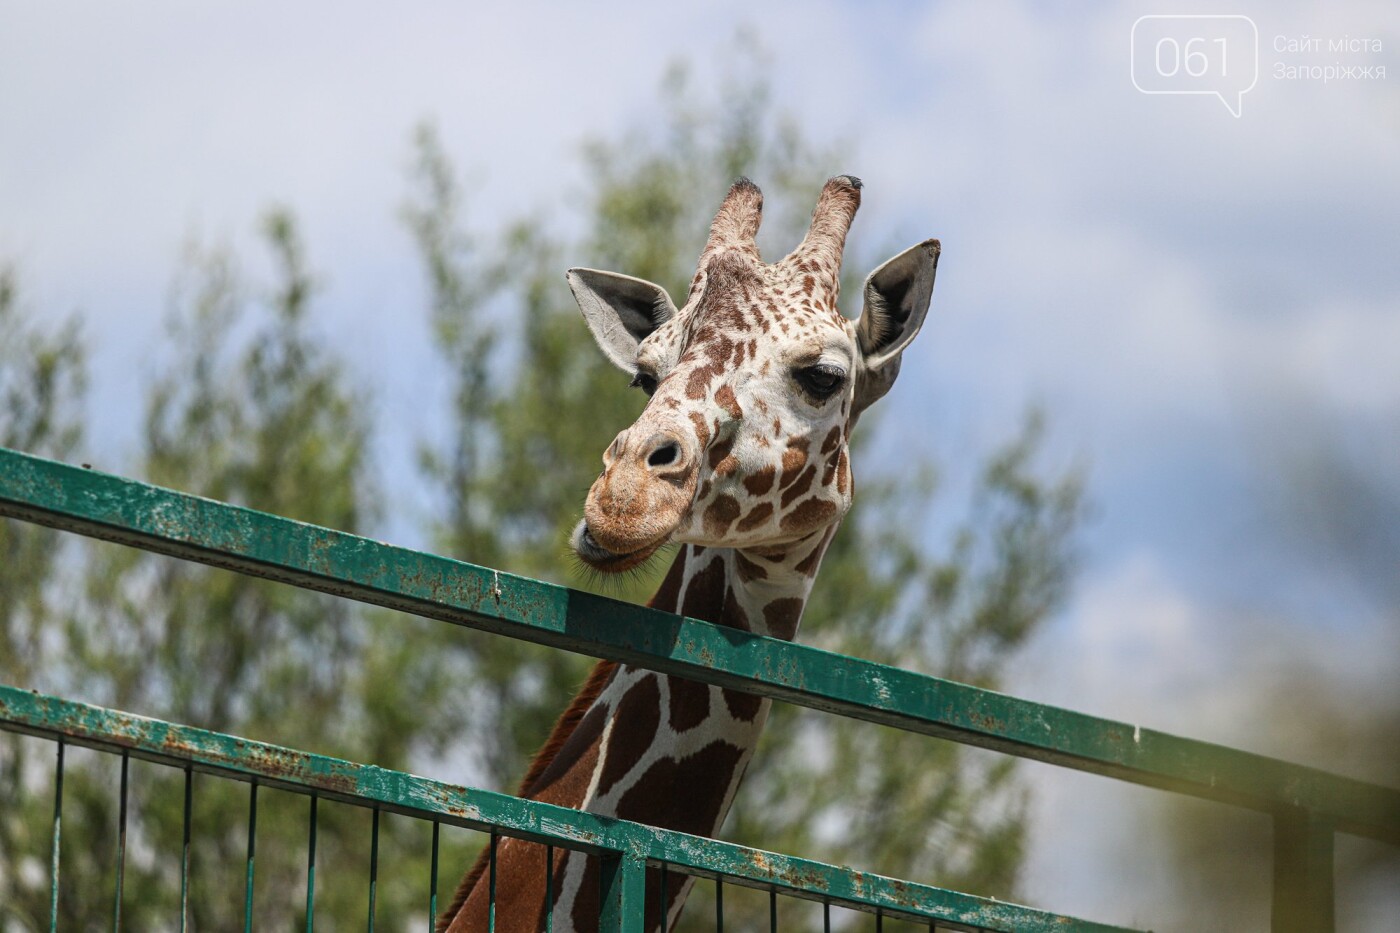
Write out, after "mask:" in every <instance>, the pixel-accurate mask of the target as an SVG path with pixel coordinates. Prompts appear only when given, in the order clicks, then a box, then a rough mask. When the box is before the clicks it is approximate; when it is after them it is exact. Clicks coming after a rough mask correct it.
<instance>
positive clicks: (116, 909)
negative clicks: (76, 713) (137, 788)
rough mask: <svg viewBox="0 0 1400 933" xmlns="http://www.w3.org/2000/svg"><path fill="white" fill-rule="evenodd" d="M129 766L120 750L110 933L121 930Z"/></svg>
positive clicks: (129, 757) (126, 756)
mask: <svg viewBox="0 0 1400 933" xmlns="http://www.w3.org/2000/svg"><path fill="white" fill-rule="evenodd" d="M130 765H131V753H130V752H128V751H127V750H126V749H122V790H121V802H120V804H118V807H117V895H116V903H115V904H114V905H113V906H112V933H121V929H122V885H123V883H124V882H125V881H126V798H127V772H128V770H129V767H130Z"/></svg>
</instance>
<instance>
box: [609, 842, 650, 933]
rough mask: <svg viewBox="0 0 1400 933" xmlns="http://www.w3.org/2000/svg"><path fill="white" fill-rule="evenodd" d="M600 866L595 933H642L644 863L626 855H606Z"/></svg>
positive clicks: (619, 853)
mask: <svg viewBox="0 0 1400 933" xmlns="http://www.w3.org/2000/svg"><path fill="white" fill-rule="evenodd" d="M599 858H600V861H601V862H602V866H601V867H602V873H601V874H602V878H601V881H602V885H601V888H602V907H601V909H600V911H599V917H598V930H599V933H643V931H644V930H645V929H646V904H647V900H646V899H647V863H646V859H644V858H639V857H637V856H636V855H633V854H631V853H628V852H610V853H607V854H605V855H602V856H600V857H599Z"/></svg>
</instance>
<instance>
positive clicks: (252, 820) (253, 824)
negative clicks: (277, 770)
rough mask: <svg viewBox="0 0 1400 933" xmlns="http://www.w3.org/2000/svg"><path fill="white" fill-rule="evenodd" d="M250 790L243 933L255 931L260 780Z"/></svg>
mask: <svg viewBox="0 0 1400 933" xmlns="http://www.w3.org/2000/svg"><path fill="white" fill-rule="evenodd" d="M249 788H250V789H249V791H248V871H247V875H248V878H247V880H246V881H245V882H244V883H243V933H253V854H254V852H255V850H256V849H257V842H258V782H257V781H254V782H253V783H252V784H251V785H249Z"/></svg>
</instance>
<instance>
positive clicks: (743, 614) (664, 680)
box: [439, 175, 939, 933]
mask: <svg viewBox="0 0 1400 933" xmlns="http://www.w3.org/2000/svg"><path fill="white" fill-rule="evenodd" d="M860 192H861V183H860V180H859V179H857V178H854V177H853V176H849V175H841V176H838V177H835V178H832V179H830V180H829V181H828V182H827V183H826V185H825V186H824V187H823V188H822V192H821V195H820V197H819V199H818V201H817V206H816V209H815V210H814V211H813V214H812V222H811V225H810V227H809V228H808V231H807V234H806V236H805V237H804V238H803V240H802V242H801V244H799V245H798V247H797V248H796V249H794V250H793V251H792V253H790V254H789V255H788V256H786V257H785V258H783V259H782V260H780V261H778V262H775V263H771V264H769V263H764V262H763V261H762V259H761V257H760V256H759V252H758V247H757V245H756V244H755V242H754V236H755V234H757V232H758V227H759V222H760V220H761V217H762V210H763V195H762V193H761V192H760V191H759V189H758V187H757V186H756V185H754V184H753V183H752V182H750V181H749V180H748V179H745V178H741V179H739V180H738V181H737V182H735V183H734V185H733V186H732V187H731V188H730V189H729V193H728V194H727V195H726V196H725V199H724V202H723V203H722V204H721V206H720V208H719V211H718V212H717V213H716V215H715V219H714V222H713V223H712V224H711V227H710V235H709V239H708V241H707V242H706V244H705V248H704V250H703V251H702V253H701V255H700V260H699V263H698V265H697V268H696V272H695V277H694V278H693V279H692V280H691V284H690V288H689V291H688V294H687V295H686V298H685V302H684V303H683V304H682V305H680V306H679V307H678V306H677V305H676V304H675V302H674V301H673V300H672V299H671V296H669V295H668V294H667V293H666V291H665V290H664V289H663V288H661V287H660V286H658V285H655V284H653V283H650V282H646V281H643V280H641V279H636V278H632V277H630V276H626V275H621V274H619V273H615V272H601V271H598V270H592V269H571V270H570V271H569V273H568V281H569V285H570V287H571V288H572V289H573V292H574V296H575V298H577V300H578V304H579V307H580V309H581V310H582V312H583V316H584V319H585V321H586V322H587V324H588V327H589V329H590V330H591V331H592V333H593V336H594V338H595V340H596V341H597V342H598V345H599V347H600V348H601V349H602V351H603V353H604V354H605V355H606V356H607V357H608V359H610V360H611V361H612V362H613V363H614V364H616V365H617V366H619V367H620V368H621V369H623V370H624V371H625V372H627V373H628V374H630V375H631V376H632V377H633V384H634V385H636V386H637V387H638V388H639V389H641V390H643V391H645V392H647V393H648V394H649V395H650V396H651V398H650V401H649V402H648V403H647V406H646V408H645V410H644V411H643V412H642V414H641V415H640V416H639V417H638V419H637V420H636V421H635V422H634V423H633V424H632V425H631V426H630V427H628V428H627V429H625V430H623V431H622V432H621V433H620V434H618V435H617V437H616V439H615V440H614V441H613V442H612V444H611V445H610V446H609V447H608V449H607V450H606V451H605V452H604V454H603V472H602V473H601V474H600V475H599V477H598V479H597V481H595V482H594V483H593V486H592V488H591V489H590V490H589V493H588V498H587V500H586V502H585V504H584V517H583V519H582V520H581V521H580V522H579V524H578V526H577V527H576V528H575V530H574V533H573V536H572V541H571V544H572V546H573V549H574V551H575V553H577V554H578V556H579V558H580V559H581V560H583V561H584V562H585V563H586V564H588V565H590V566H591V567H594V568H595V569H597V570H599V571H602V572H605V573H612V572H621V571H625V570H628V569H631V568H633V567H636V566H638V565H639V564H641V563H643V562H645V561H646V560H647V559H649V558H650V557H651V556H652V555H654V554H655V553H656V552H657V550H658V549H659V548H661V547H662V546H663V545H665V544H671V543H675V544H679V545H681V547H680V548H679V551H678V553H677V555H676V557H675V560H674V562H673V563H672V565H671V568H670V570H669V572H668V573H667V575H666V577H665V580H664V581H663V583H662V584H661V588H660V589H659V590H658V591H657V593H656V595H655V596H654V597H653V598H652V600H651V603H650V605H652V606H653V607H655V608H658V609H663V610H666V611H670V612H676V613H680V614H682V615H686V616H690V617H692V618H699V619H704V620H707V621H710V622H714V623H716V624H720V625H727V626H731V627H734V628H738V629H742V630H744V631H747V632H752V633H756V634H762V635H769V636H773V637H777V638H784V639H791V638H793V637H794V635H795V634H796V632H797V625H798V621H799V620H800V618H801V614H802V609H803V607H804V606H805V604H806V601H807V596H808V594H809V593H810V592H811V588H812V583H813V581H814V579H815V577H816V573H817V568H818V566H819V564H820V562H821V557H822V554H823V553H824V552H825V550H826V547H827V545H828V544H829V543H830V541H831V537H832V534H833V533H834V532H835V529H836V526H837V525H838V524H839V523H840V521H841V518H842V517H843V516H844V515H845V514H846V512H847V510H848V509H849V508H850V505H851V501H852V497H853V495H854V481H853V479H852V474H851V466H850V456H849V441H850V435H851V429H852V427H853V426H854V424H855V422H856V420H857V418H859V416H860V414H861V413H862V412H863V411H864V410H865V409H866V408H867V407H869V406H870V405H871V404H872V403H874V402H875V401H876V400H878V399H879V398H880V397H881V396H883V395H884V394H885V393H886V392H888V391H889V389H890V386H891V385H893V383H894V380H895V377H896V376H897V375H898V373H899V366H900V360H901V355H902V353H903V351H904V349H905V347H907V346H908V345H909V342H910V341H911V340H913V339H914V336H915V335H916V334H917V333H918V331H919V328H920V327H921V325H922V324H923V320H924V316H925V313H926V312H927V310H928V306H929V301H930V299H931V297H932V294H933V283H934V274H935V272H936V270H937V266H938V256H939V244H938V241H937V240H926V241H924V242H922V243H920V244H918V245H916V246H914V247H911V248H910V249H908V250H906V251H904V252H903V253H900V254H899V255H898V256H895V257H894V258H893V259H890V260H889V261H888V262H886V263H884V264H883V265H882V266H880V267H879V268H878V269H876V270H875V271H874V272H872V273H871V274H870V276H869V278H867V279H866V282H865V288H864V296H863V298H864V305H863V309H862V312H861V315H860V317H859V318H857V319H855V320H849V319H847V318H845V317H844V316H842V314H841V312H840V311H839V310H838V307H837V300H838V297H839V292H840V276H841V257H842V252H843V249H844V247H845V240H846V234H847V231H848V230H849V228H850V225H851V220H852V219H853V218H854V216H855V213H856V209H857V208H858V207H859V206H860ZM768 707H769V702H768V701H767V700H761V699H759V698H757V697H754V696H752V695H750V694H746V693H740V692H736V691H731V690H723V689H721V688H719V687H712V686H708V685H704V684H698V683H695V682H693V681H688V680H685V679H682V678H678V677H668V676H665V675H661V674H656V673H653V672H651V671H647V670H645V669H643V668H633V667H628V666H625V665H619V664H615V663H613V662H606V661H605V662H600V663H599V664H598V665H597V667H595V668H594V671H593V674H592V675H591V676H590V678H589V680H588V682H587V683H586V684H585V685H584V688H583V690H582V691H581V692H580V693H579V694H578V695H577V696H576V697H575V698H574V700H573V702H572V703H571V704H570V706H569V708H568V709H567V710H566V711H565V713H564V714H563V716H561V718H560V720H559V722H558V723H557V724H556V726H555V728H554V732H553V734H552V735H551V736H550V739H549V741H548V742H547V743H546V744H545V746H544V747H543V748H542V749H541V750H540V752H539V753H538V754H537V755H536V757H535V760H534V762H533V763H532V765H531V767H530V769H529V772H528V773H527V774H526V777H525V779H524V781H523V782H522V784H521V787H520V789H519V793H520V795H521V796H525V797H528V798H531V799H535V800H542V801H545V802H548V803H554V804H558V805H561V806H569V807H575V808H578V809H584V810H588V811H590V812H594V813H599V814H602V815H606V816H614V817H620V818H623V819H629V820H635V821H638V822H643V823H648V824H651V825H656V826H662V827H666V828H669V829H678V830H682V831H685V832H690V833H696V834H700V835H713V834H714V833H715V832H716V831H717V830H718V829H719V827H720V824H721V823H722V822H723V820H724V818H725V815H726V814H727V813H728V811H729V807H730V804H731V803H732V802H733V799H734V794H735V792H736V790H737V789H738V785H739V782H740V779H741V778H742V776H743V772H744V768H745V767H746V765H747V764H748V761H749V758H750V756H751V755H752V753H753V749H754V747H755V745H756V744H757V742H758V737H759V734H760V733H761V731H762V728H763V723H764V721H765V720H766V718H767V713H768ZM556 851H559V852H560V856H559V857H558V858H556V860H555V863H554V877H553V879H552V881H553V883H552V885H550V886H549V890H551V891H552V892H553V900H552V902H551V903H549V904H546V903H545V894H546V880H545V872H546V862H545V850H544V847H543V846H539V845H535V844H531V843H525V842H522V841H520V840H517V839H504V840H502V841H501V842H500V844H499V846H498V850H497V878H498V881H497V912H496V929H497V930H501V931H503V933H504V931H508V933H533V931H536V930H542V929H543V928H544V917H545V915H546V911H550V912H552V915H553V918H554V924H553V928H554V929H555V930H561V931H566V930H574V931H580V933H583V931H591V930H595V929H596V928H597V916H598V867H597V864H596V861H594V860H591V859H586V858H584V857H583V856H581V855H579V854H577V853H567V854H564V853H562V850H556ZM484 867H485V863H484V861H482V860H480V859H479V860H478V862H477V864H476V865H475V866H473V868H472V870H471V871H469V872H468V873H467V876H466V877H465V878H464V879H463V882H462V884H461V886H460V887H459V889H458V892H457V897H456V899H455V901H454V903H453V905H452V906H451V908H449V909H448V911H447V912H446V913H445V914H444V915H443V917H442V920H441V922H440V924H439V930H443V931H450V933H467V931H477V930H485V929H486V916H487V890H486V888H487V885H486V883H485V878H484ZM647 874H648V878H647V919H646V929H647V930H648V931H656V930H662V929H669V927H670V925H671V924H672V923H674V921H675V918H676V916H677V915H678V914H679V911H680V908H681V905H682V904H683V903H684V900H685V897H686V894H687V893H688V892H689V889H690V882H689V881H688V880H687V881H684V882H680V883H677V882H673V883H672V884H671V885H669V888H668V892H667V894H668V902H667V904H666V905H664V910H663V905H661V903H660V899H661V892H660V879H659V873H658V872H656V871H655V870H651V871H648V873H647ZM501 879H505V883H502V880H501Z"/></svg>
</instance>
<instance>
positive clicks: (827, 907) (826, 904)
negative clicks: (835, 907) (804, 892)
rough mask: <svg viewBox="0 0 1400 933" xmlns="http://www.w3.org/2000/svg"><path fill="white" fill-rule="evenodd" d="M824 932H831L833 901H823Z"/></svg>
mask: <svg viewBox="0 0 1400 933" xmlns="http://www.w3.org/2000/svg"><path fill="white" fill-rule="evenodd" d="M822 933H831V901H822Z"/></svg>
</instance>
